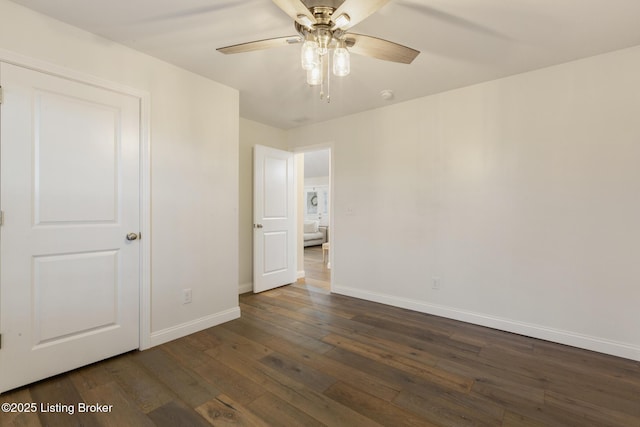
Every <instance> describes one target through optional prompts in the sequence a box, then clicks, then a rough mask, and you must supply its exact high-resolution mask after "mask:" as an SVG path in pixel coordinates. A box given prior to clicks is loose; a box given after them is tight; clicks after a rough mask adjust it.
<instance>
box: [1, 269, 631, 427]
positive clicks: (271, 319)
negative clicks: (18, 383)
mask: <svg viewBox="0 0 640 427" xmlns="http://www.w3.org/2000/svg"><path fill="white" fill-rule="evenodd" d="M313 280H319V279H313ZM326 289H328V285H327V286H326V287H324V288H323V289H321V287H320V286H319V287H314V286H309V285H308V284H305V283H302V282H298V283H295V284H293V285H290V286H287V287H281V288H278V289H276V290H273V291H268V292H267V293H263V294H245V295H242V296H241V297H240V300H239V306H240V310H241V313H242V315H241V317H240V318H239V319H236V320H233V321H230V322H227V323H225V324H222V325H219V326H216V327H214V328H210V329H208V330H204V331H201V332H198V333H195V334H192V335H190V336H187V337H183V338H180V339H178V340H174V341H172V342H168V343H166V344H162V345H160V346H157V347H155V348H153V349H150V350H146V351H144V352H131V353H127V354H125V355H122V356H119V357H116V358H112V359H109V360H106V361H103V362H99V363H96V364H93V365H90V366H87V367H84V368H81V369H78V370H76V371H73V372H70V373H67V374H63V375H60V376H58V377H54V378H51V379H49V380H46V381H42V382H39V383H35V384H32V385H29V386H27V387H24V388H21V389H17V390H14V391H9V392H7V393H4V394H2V395H0V402H6V401H13V402H22V401H26V402H28V401H33V402H45V403H56V402H57V403H65V402H69V403H68V404H73V405H74V408H77V405H78V403H79V402H86V403H104V404H111V405H113V412H111V413H110V414H74V415H73V416H70V415H68V414H67V415H66V416H65V415H64V414H53V413H51V412H44V413H38V414H25V413H23V414H7V413H2V414H0V424H1V425H2V427H4V426H5V425H7V426H21V425H27V426H33V427H43V426H45V425H46V426H49V425H52V426H56V425H64V426H65V427H67V426H68V425H70V426H74V425H87V426H91V427H93V426H97V427H101V426H108V427H110V426H118V427H120V426H122V427H129V426H132V427H138V426H143V427H144V426H151V425H160V426H165V425H166V426H169V425H171V426H174V425H188V426H194V425H195V426H198V425H236V426H238V425H239V426H244V425H269V426H287V427H289V426H298V425H308V426H319V425H328V426H348V427H351V426H358V427H359V426H369V425H392V426H397V425H412V424H413V425H438V426H456V427H458V426H466V425H473V426H524V427H527V426H529V427H540V426H545V427H547V426H550V427H555V426H575V427H607V426H616V427H640V397H639V396H640V361H634V360H626V359H620V358H617V357H613V356H608V355H603V354H599V353H594V352H590V351H585V350H580V349H576V348H572V347H568V346H563V345H558V344H554V343H550V342H546V341H540V340H536V339H533V338H529V337H525V336H521V335H516V334H511V333H507V332H502V331H498V330H495V329H489V328H484V327H481V326H478V325H471V324H468V323H464V322H457V321H455V320H451V319H444V318H441V317H437V316H432V315H426V314H423V313H416V312H412V311H410V310H405V309H402V308H397V307H389V306H385V305H382V304H378V303H372V302H368V301H364V300H357V299H354V298H350V297H347V296H343V295H335V294H331V293H328V292H327V290H326Z"/></svg>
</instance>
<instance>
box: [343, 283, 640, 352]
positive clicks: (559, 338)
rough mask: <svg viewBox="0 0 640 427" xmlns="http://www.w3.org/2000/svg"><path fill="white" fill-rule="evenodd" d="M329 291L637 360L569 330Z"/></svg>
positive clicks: (621, 346) (619, 345)
mask: <svg viewBox="0 0 640 427" xmlns="http://www.w3.org/2000/svg"><path fill="white" fill-rule="evenodd" d="M331 292H332V293H335V294H340V295H346V296H350V297H354V298H359V299H364V300H367V301H374V302H379V303H382V304H387V305H391V306H394V307H400V308H406V309H409V310H414V311H418V312H421V313H427V314H433V315H435V316H441V317H446V318H449V319H454V320H460V321H462V322H468V323H473V324H475V325H480V326H487V327H489V328H494V329H499V330H502V331H507V332H513V333H516V334H520V335H525V336H529V337H532V338H538V339H542V340H546V341H552V342H556V343H559V344H565V345H569V346H572V347H578V348H582V349H585V350H592V351H597V352H599V353H605V354H610V355H612V356H618V357H624V358H625V359H631V360H637V361H640V347H638V346H636V345H632V344H628V343H623V342H617V341H611V340H607V339H603V338H598V337H592V336H588V335H583V334H578V333H574V332H570V331H563V330H560V329H553V328H548V327H544V326H539V325H535V324H529V323H523V322H518V321H514V320H510V319H504V318H499V317H495V316H489V315H485V314H480V313H473V312H470V311H465V310H459V309H456V308H452V307H447V306H441V305H437V304H430V303H427V302H423V301H418V300H412V299H407V298H399V297H396V296H392V295H387V294H380V293H376V292H369V291H364V290H362V289H355V288H350V287H346V286H339V285H336V284H333V285H332V286H331Z"/></svg>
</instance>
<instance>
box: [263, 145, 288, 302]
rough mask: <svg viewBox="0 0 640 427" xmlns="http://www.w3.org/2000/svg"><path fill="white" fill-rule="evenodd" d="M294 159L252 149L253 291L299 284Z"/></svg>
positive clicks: (278, 152)
mask: <svg viewBox="0 0 640 427" xmlns="http://www.w3.org/2000/svg"><path fill="white" fill-rule="evenodd" d="M293 162H294V156H293V153H291V152H288V151H282V150H276V149H275V148H269V147H263V146H261V145H256V146H255V148H254V150H253V168H254V170H253V177H254V183H253V209H254V213H253V224H254V225H253V291H254V292H263V291H266V290H268V289H273V288H275V287H278V286H282V285H286V284H289V283H293V282H295V281H296V269H297V265H296V259H297V256H296V249H297V247H296V206H295V188H294V183H295V180H294V172H293V171H294V168H293Z"/></svg>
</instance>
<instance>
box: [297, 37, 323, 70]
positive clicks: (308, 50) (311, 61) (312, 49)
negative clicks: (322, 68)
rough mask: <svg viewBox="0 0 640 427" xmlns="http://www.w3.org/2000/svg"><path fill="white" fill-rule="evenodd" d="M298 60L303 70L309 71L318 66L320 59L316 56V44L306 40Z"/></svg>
mask: <svg viewBox="0 0 640 427" xmlns="http://www.w3.org/2000/svg"><path fill="white" fill-rule="evenodd" d="M300 60H301V62H302V68H303V69H305V70H311V69H312V68H314V67H317V66H318V64H320V57H319V56H318V43H316V42H315V41H313V40H307V41H305V42H304V43H303V44H302V52H301V54H300Z"/></svg>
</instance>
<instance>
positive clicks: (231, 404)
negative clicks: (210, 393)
mask: <svg viewBox="0 0 640 427" xmlns="http://www.w3.org/2000/svg"><path fill="white" fill-rule="evenodd" d="M196 411H197V412H198V413H199V414H200V415H201V416H202V417H203V418H204V419H205V420H207V421H208V422H209V424H211V425H213V426H238V427H249V426H251V427H269V424H267V423H266V422H265V421H263V420H262V419H261V418H260V417H258V416H257V415H255V414H254V413H253V412H252V411H250V410H248V409H247V408H245V407H244V406H242V405H241V404H239V403H237V402H235V401H234V400H233V399H231V398H230V397H229V396H225V395H224V394H221V395H219V396H216V397H215V398H214V399H211V400H209V401H208V402H205V403H203V404H202V405H200V406H198V407H197V408H196Z"/></svg>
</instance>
